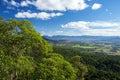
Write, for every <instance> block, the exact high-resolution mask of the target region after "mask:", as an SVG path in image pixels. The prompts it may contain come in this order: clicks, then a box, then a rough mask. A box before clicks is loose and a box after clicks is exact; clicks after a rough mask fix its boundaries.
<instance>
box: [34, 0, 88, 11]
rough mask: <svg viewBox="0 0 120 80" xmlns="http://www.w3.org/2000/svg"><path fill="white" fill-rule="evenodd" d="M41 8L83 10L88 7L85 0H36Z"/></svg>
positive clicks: (35, 4)
mask: <svg viewBox="0 0 120 80" xmlns="http://www.w3.org/2000/svg"><path fill="white" fill-rule="evenodd" d="M34 6H36V7H37V8H38V9H40V10H58V11H66V10H83V9H85V8H87V7H88V5H87V4H86V3H85V1H84V0H62V1H61V0H36V1H35V2H34Z"/></svg>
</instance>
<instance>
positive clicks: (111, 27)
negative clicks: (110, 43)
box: [61, 21, 120, 36]
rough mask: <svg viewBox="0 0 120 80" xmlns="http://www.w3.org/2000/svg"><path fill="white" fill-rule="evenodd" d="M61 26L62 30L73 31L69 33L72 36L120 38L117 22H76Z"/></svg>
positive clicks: (119, 28) (119, 26)
mask: <svg viewBox="0 0 120 80" xmlns="http://www.w3.org/2000/svg"><path fill="white" fill-rule="evenodd" d="M61 26H62V28H70V29H71V31H72V30H74V32H73V33H71V34H72V35H96V36H118V35H119V36H120V23H118V22H105V21H96V22H86V21H78V22H70V23H67V24H65V25H61ZM74 33H75V34H74ZM71 34H70V35H71Z"/></svg>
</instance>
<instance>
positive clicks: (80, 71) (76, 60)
mask: <svg viewBox="0 0 120 80" xmlns="http://www.w3.org/2000/svg"><path fill="white" fill-rule="evenodd" d="M71 60H72V64H73V66H74V67H75V69H76V71H77V77H76V79H77V80H84V76H85V75H86V74H87V72H88V70H87V67H86V66H85V65H83V64H82V63H81V62H80V61H81V57H80V56H74V57H72V59H71Z"/></svg>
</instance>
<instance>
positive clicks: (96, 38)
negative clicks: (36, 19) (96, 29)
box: [43, 35, 120, 41]
mask: <svg viewBox="0 0 120 80" xmlns="http://www.w3.org/2000/svg"><path fill="white" fill-rule="evenodd" d="M43 37H44V38H45V39H48V40H55V41H59V40H68V41H82V40H84V41H85V40H87V41H105V40H106V41H109V40H110V41H120V37H119V36H61V35H58V36H43Z"/></svg>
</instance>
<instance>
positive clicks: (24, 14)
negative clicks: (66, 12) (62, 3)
mask: <svg viewBox="0 0 120 80" xmlns="http://www.w3.org/2000/svg"><path fill="white" fill-rule="evenodd" d="M62 15H63V14H62V13H47V12H39V13H32V12H30V11H28V12H18V13H17V14H16V15H15V17H16V18H39V19H42V20H48V19H51V18H53V17H56V16H62Z"/></svg>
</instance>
